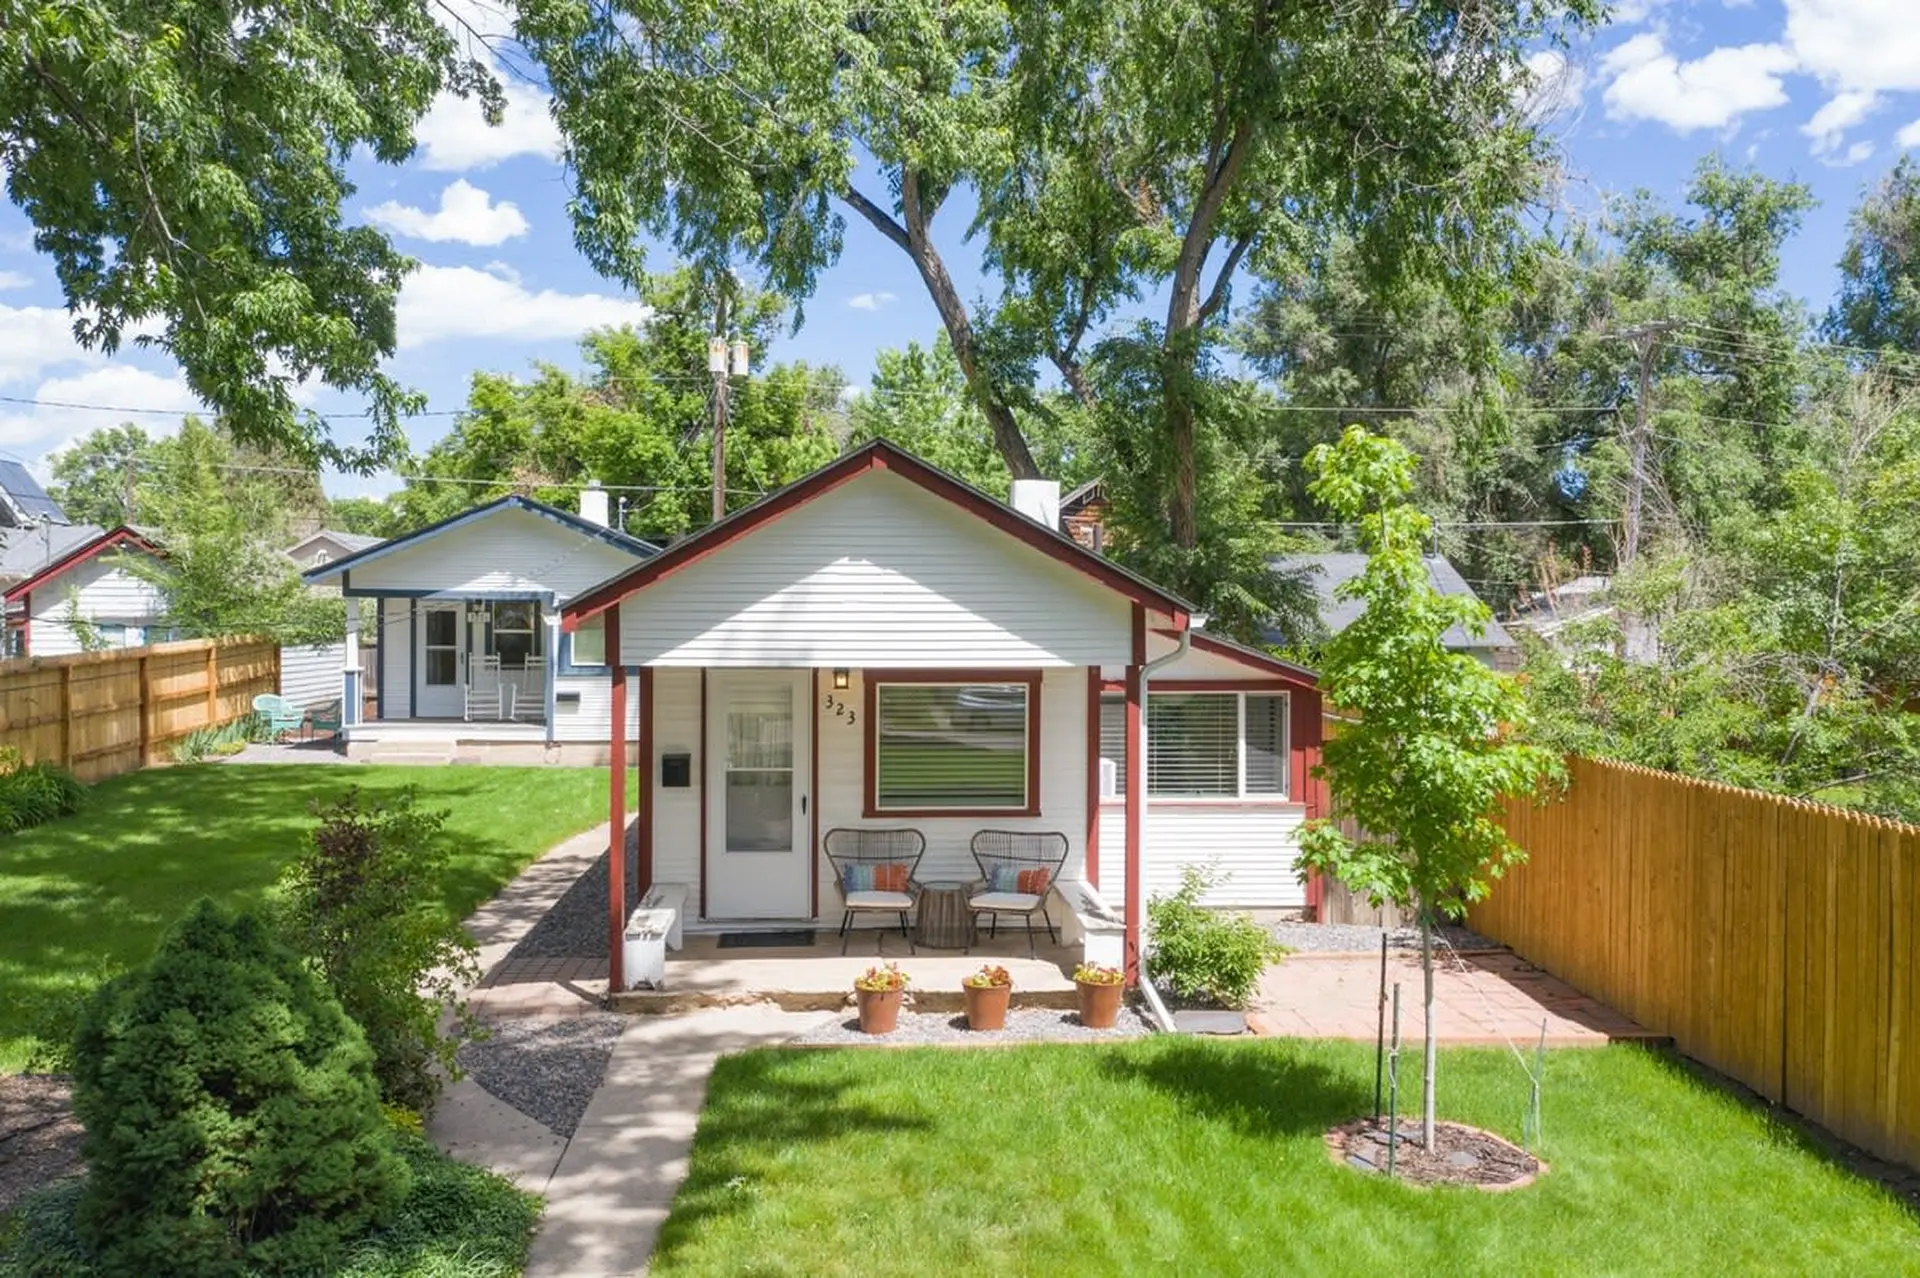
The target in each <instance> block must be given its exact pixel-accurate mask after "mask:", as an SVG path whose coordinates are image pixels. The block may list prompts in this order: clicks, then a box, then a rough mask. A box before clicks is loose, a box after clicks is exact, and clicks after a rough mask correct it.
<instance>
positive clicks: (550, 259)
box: [0, 0, 1920, 495]
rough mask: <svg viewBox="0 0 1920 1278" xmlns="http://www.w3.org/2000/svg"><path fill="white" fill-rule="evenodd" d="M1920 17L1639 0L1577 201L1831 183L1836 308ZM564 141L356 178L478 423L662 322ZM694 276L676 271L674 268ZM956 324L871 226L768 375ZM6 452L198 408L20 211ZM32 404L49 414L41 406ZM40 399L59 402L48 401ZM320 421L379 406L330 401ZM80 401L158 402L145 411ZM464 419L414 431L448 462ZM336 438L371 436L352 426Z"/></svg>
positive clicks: (482, 149) (476, 149)
mask: <svg viewBox="0 0 1920 1278" xmlns="http://www.w3.org/2000/svg"><path fill="white" fill-rule="evenodd" d="M461 2H462V3H464V4H466V5H468V6H469V8H470V10H471V13H472V16H474V17H475V18H476V20H477V22H476V25H478V26H479V27H480V28H481V29H483V30H484V29H498V28H499V27H500V24H501V19H500V18H499V17H498V16H497V15H495V16H492V17H489V15H488V5H489V3H490V0H461ZM1915 2H1916V0H1622V3H1620V4H1618V5H1616V8H1615V15H1614V20H1613V22H1611V23H1610V24H1609V25H1608V26H1607V27H1606V28H1604V29H1603V30H1601V31H1599V32H1597V33H1595V34H1594V35H1593V36H1592V37H1591V38H1590V39H1588V40H1586V41H1584V42H1583V43H1582V44H1580V45H1579V46H1578V47H1576V48H1574V49H1571V50H1569V51H1568V52H1567V54H1566V55H1565V56H1562V55H1560V54H1558V53H1547V52H1543V53H1541V54H1539V55H1537V60H1536V68H1537V70H1538V71H1539V72H1540V73H1541V75H1542V77H1543V79H1544V80H1545V81H1546V82H1547V84H1548V86H1549V87H1548V88H1547V89H1545V90H1544V91H1543V92H1545V93H1546V94H1547V95H1548V96H1549V99H1550V101H1551V104H1552V108H1553V110H1552V113H1551V119H1550V121H1549V123H1548V125H1547V127H1548V128H1549V129H1550V131H1551V132H1552V133H1553V134H1554V135H1555V136H1556V137H1557V138H1559V139H1560V142H1561V144H1562V146H1563V148H1564V150H1565V153H1566V164H1567V168H1568V174H1569V178H1568V181H1567V183H1566V185H1565V187H1564V189H1563V191H1562V193H1561V201H1562V203H1563V204H1564V206H1565V207H1567V208H1568V209H1571V210H1577V211H1580V212H1582V213H1586V214H1593V213H1596V212H1598V211H1599V210H1601V209H1602V208H1604V207H1605V205H1606V203H1607V202H1608V201H1609V200H1611V199H1615V198H1618V197H1620V196H1624V195H1626V194H1628V193H1630V192H1631V191H1633V190H1634V189H1636V188H1640V187H1645V188H1648V189H1650V190H1652V191H1653V192H1655V193H1656V194H1658V195H1660V196H1662V197H1664V198H1667V199H1669V200H1676V201H1677V200H1678V198H1679V197H1680V196H1681V194H1682V193H1683V191H1684V189H1685V186H1686V183H1687V179H1688V177H1689V175H1690V174H1691V172H1692V170H1693V168H1694V165H1695V164H1696V163H1697V161H1698V160H1699V158H1700V157H1701V156H1702V155H1704V154H1706V153H1708V152H1710V151H1717V152H1719V153H1720V154H1721V155H1723V156H1724V157H1725V158H1727V159H1728V160H1729V161H1730V162H1733V163H1736V164H1749V165H1753V166H1755V167H1757V168H1759V169H1760V170H1761V171H1763V172H1765V173H1767V174H1769V175H1771V176H1774V177H1782V178H1786V177H1791V178H1796V179H1798V180H1800V181H1803V182H1806V183H1808V184H1809V185H1810V186H1811V187H1812V188H1813V190H1814V193H1815V195H1816V196H1817V197H1818V198H1819V199H1820V201H1821V207H1820V208H1818V209H1817V210H1815V211H1814V212H1813V213H1812V214H1811V215H1809V217H1808V218H1807V220H1806V224H1805V227H1804V229H1803V230H1802V231H1801V233H1800V234H1799V236H1798V237H1797V238H1796V239H1795V240H1794V241H1793V242H1792V243H1791V244H1790V245H1789V246H1788V252H1787V260H1786V265H1785V284H1786V286H1787V288H1788V289H1789V290H1791V291H1792V292H1794V293H1796V294H1798V295H1800V296H1801V297H1803V298H1805V299H1806V300H1807V302H1808V304H1809V306H1810V307H1812V308H1814V309H1816V310H1817V309H1820V308H1822V307H1824V306H1825V304H1826V301H1827V299H1828V298H1829V297H1830V295H1831V293H1832V291H1833V287H1834V283H1835V278H1836V276H1835V269H1834V263H1835V261H1836V260H1837V259H1838V257H1839V254H1840V249H1841V246H1842V243H1843V240H1844V237H1845V233H1846V218H1847V212H1848V210H1849V209H1850V208H1851V207H1852V205H1853V204H1854V203H1855V201H1856V200H1857V199H1858V196H1859V194H1860V191H1861V190H1862V188H1863V186H1864V185H1866V184H1869V183H1871V182H1873V181H1876V180H1878V178H1879V177H1880V176H1881V175H1882V174H1883V173H1884V172H1885V171H1886V169H1887V168H1889V167H1890V166H1891V165H1892V164H1893V162H1894V161H1895V160H1896V159H1897V158H1898V156H1899V155H1900V154H1901V152H1902V151H1903V150H1905V149H1908V148H1914V149H1920V17H1916V16H1915V13H1914V10H1913V6H1914V4H1915ZM556 143H557V138H556V135H555V133H554V130H553V127H552V125H551V123H550V122H549V121H548V119H547V115H546V103H545V100H544V98H543V96H542V95H541V94H540V92H539V91H538V90H537V89H535V88H533V87H531V86H526V85H515V86H513V88H512V90H511V94H510V102H509V111H508V120H507V123H506V125H505V126H504V127H502V128H498V129H489V128H488V127H487V126H486V125H485V124H484V123H483V122H482V121H481V120H480V118H479V112H478V109H477V108H475V107H473V106H471V105H470V104H466V103H461V102H458V101H456V100H451V99H449V100H448V101H446V102H443V103H442V104H440V105H439V106H438V107H436V109H435V111H434V113H433V114H432V115H431V116H430V117H429V118H428V120H427V121H426V122H425V123H424V125H423V127H422V129H421V147H420V150H419V153H418V154H417V155H416V156H415V157H414V158H413V159H412V160H411V161H409V162H408V163H407V164H406V165H405V166H403V167H400V168H386V167H382V166H379V165H375V164H371V163H367V164H362V165H359V166H357V168H356V174H355V176H356V179H357V180H358V182H359V183H360V190H359V193H358V195H357V197H356V198H355V199H354V200H353V201H351V202H350V204H349V209H350V210H351V211H352V212H354V213H356V214H357V215H359V216H361V217H363V218H365V219H366V220H368V221H371V222H373V223H375V224H377V225H380V226H382V227H384V228H385V229H387V230H388V231H389V232H390V233H392V234H393V235H394V236H395V239H396V242H397V243H398V244H399V245H400V246H401V248H402V249H403V250H404V251H406V252H407V253H409V254H411V255H413V256H415V257H417V258H418V259H419V260H420V261H421V263H422V266H421V269H420V270H419V271H418V272H417V273H416V274H415V275H414V276H413V277H411V279H410V280H409V282H408V284H407V286H406V289H405V291H404V292H403V295H402V299H401V305H400V343H401V349H400V350H399V352H398V353H397V355H396V357H395V359H394V361H393V365H392V367H393V371H394V372H395V374H396V375H397V376H399V377H400V378H401V379H402V380H403V381H404V382H406V383H407V384H409V385H412V386H414V387H417V388H418V389H420V390H422V391H424V392H426V394H427V397H428V400H429V408H430V409H433V410H439V411H440V412H441V413H442V414H444V411H445V410H451V409H457V408H459V407H460V406H461V405H462V403H463V402H464V399H465V392H466V385H467V380H468V378H469V376H470V375H471V373H472V372H473V371H475V370H477V369H486V370H494V371H516V370H524V369H526V368H528V367H529V366H530V365H531V364H532V363H533V362H534V361H536V360H551V361H557V362H560V363H563V364H570V363H572V362H573V354H574V346H575V343H576V341H577V339H578V336H579V334H580V333H581V332H582V331H583V330H584V329H587V328H590V327H594V326H596V325H601V324H608V323H620V322H625V321H634V320H639V319H641V318H643V317H644V310H643V308H641V307H640V306H639V305H638V304H637V303H636V302H634V301H633V300H632V299H631V298H629V297H623V296H622V294H621V292H620V290H619V289H618V287H617V286H615V285H613V284H610V283H609V282H607V281H605V280H602V279H600V278H598V277H597V276H595V275H594V274H593V272H592V271H591V270H590V269H589V268H588V267H587V266H586V265H585V263H584V262H583V261H581V259H580V258H579V257H578V255H577V254H576V253H575V252H574V249H573V245H572V240H571V235H570V231H569V228H568V225H567V219H566V209H565V201H566V196H567V188H566V184H565V178H564V175H563V173H562V172H561V169H560V166H559V164H558V163H557V162H556V161H555V159H554V158H553V157H554V151H555V147H556ZM961 212H962V211H961V210H957V209H950V210H948V211H947V212H946V214H945V220H946V221H948V222H949V223H950V224H954V225H950V226H949V228H948V236H947V241H948V242H947V243H946V244H945V245H944V247H945V250H946V252H947V254H948V264H949V268H950V269H951V270H952V271H953V273H954V275H955V277H956V280H957V282H958V284H959V286H960V288H961V291H962V292H963V293H965V294H971V293H973V292H974V291H975V290H976V289H978V288H979V287H980V284H981V280H980V275H979V272H978V270H977V268H976V263H975V261H974V254H973V253H972V252H971V251H970V250H969V249H968V248H967V246H965V245H962V244H959V243H957V242H954V241H955V239H956V238H957V233H958V230H957V224H958V223H960V222H961V221H962V220H963V218H962V217H961ZM671 264H672V263H671V259H670V257H668V256H667V255H665V254H664V253H661V254H657V255H656V257H655V261H654V265H655V266H656V267H657V268H659V269H665V268H667V267H669V266H670V265H671ZM937 326H938V321H937V319H936V317H935V315H934V312H933V309H932V306H931V305H930V304H929V303H928V302H927V301H926V300H925V293H924V291H923V289H922V287H921V284H920V282H919V279H918V277H917V276H916V275H915V274H914V272H913V270H912V268H911V267H910V266H909V265H908V263H907V261H906V259H905V258H904V256H903V255H901V254H900V253H899V252H898V250H896V249H895V248H893V246H892V245H890V244H888V243H886V242H885V241H884V240H882V239H881V238H880V237H879V235H878V234H877V233H875V232H873V231H872V230H870V229H869V228H867V227H866V226H865V224H864V223H860V222H859V221H857V220H851V221H849V223H848V229H847V236H846V251H845V253H844V255H843V257H842V259H841V261H840V262H839V264H838V265H837V266H835V267H834V268H833V269H831V270H829V271H827V272H826V273H825V274H824V275H823V276H822V277H821V280H820V286H819V290H818V292H817V294H816V295H815V296H814V297H813V298H812V299H811V300H810V301H809V302H808V303H807V308H806V323H805V325H804V326H803V327H802V328H801V329H800V331H799V332H798V333H796V334H794V335H793V336H791V337H789V338H786V339H785V340H783V341H782V342H781V344H780V345H779V346H778V347H777V348H776V349H775V350H773V351H771V352H757V353H756V358H757V359H758V360H765V359H767V358H773V359H785V360H793V359H804V360H807V361H809V362H812V363H816V364H818V363H834V364H838V365H839V366H840V368H841V369H842V370H843V371H844V372H845V374H846V376H847V378H848V380H849V381H850V383H852V384H853V385H855V386H859V385H861V384H863V383H864V382H865V381H866V380H867V378H868V377H869V376H870V375H871V371H872V367H873V359H874V355H875V353H876V352H877V351H879V350H882V349H885V348H887V347H889V346H897V345H901V344H904V343H905V342H906V341H907V340H909V339H912V338H920V339H928V338H931V336H932V335H933V334H934V332H935V331H936V329H937ZM0 396H4V397H7V398H6V400H0V454H4V455H7V456H11V457H16V458H19V459H21V460H24V461H27V462H28V463H29V464H31V465H34V466H35V468H36V469H43V468H44V463H45V459H46V458H47V456H48V455H49V454H50V453H52V452H53V451H55V450H57V449H58V448H60V447H62V446H64V445H65V444H67V443H69V442H71V441H72V440H73V439H75V438H77V437H79V436H80V435H83V434H85V433H86V432H87V431H88V430H90V429H92V428H94V427H96V426H103V425H111V424H113V423H114V422H116V421H119V420H123V419H126V420H135V421H139V422H141V423H143V424H145V425H147V426H148V427H149V428H151V429H167V428H169V427H170V426H171V424H172V423H173V421H174V420H176V418H175V417H174V416H173V415H174V414H177V413H179V412H181V411H185V410H188V409H191V408H194V407H195V404H194V402H193V400H192V397H191V396H189V395H188V394H187V393H186V391H185V389H184V387H183V386H182V384H181V382H180V380H179V377H178V372H177V370H176V369H175V368H174V367H173V366H172V365H171V364H170V362H169V361H167V360H166V359H165V358H164V357H162V356H157V355H154V354H152V353H150V352H143V351H123V352H121V353H120V354H118V355H116V356H115V357H113V358H112V359H106V358H104V357H101V356H99V355H97V354H94V353H90V352H86V351H82V350H81V349H79V348H78V347H77V346H75V344H74V343H73V341H72V339H71V336H70V335H69V321H68V318H67V316H66V314H65V312H64V310H63V308H62V301H61V298H60V294H59V291H58V289H57V288H56V287H55V282H54V279H53V272H52V270H51V268H50V266H49V264H48V263H47V262H45V261H44V260H43V259H40V258H38V257H37V256H36V255H35V254H34V252H33V250H32V247H31V243H30V240H29V231H28V227H27V224H26V222H25V220H24V218H22V217H21V215H20V214H19V213H18V211H17V210H15V209H14V208H12V206H10V205H5V206H0ZM18 401H29V402H24V403H23V402H18ZM32 401H38V402H37V403H36V402H32ZM313 404H314V406H315V407H316V408H318V409H320V410H321V411H325V412H341V413H353V412H355V411H357V410H358V409H359V408H360V405H358V404H356V403H354V402H351V401H350V400H346V399H342V398H340V397H335V396H325V395H322V396H316V397H315V398H314V400H313ZM61 405H99V406H105V408H107V409H115V410H118V409H142V410H149V411H145V412H140V413H125V412H117V411H100V410H95V409H90V408H81V407H63V406H61ZM448 425H449V419H448V418H447V417H446V416H445V415H435V416H427V417H423V418H421V419H418V420H417V421H415V422H413V423H412V424H411V426H410V435H411V438H412V440H413V442H414V445H415V446H416V447H425V446H426V445H428V444H430V443H432V442H433V440H434V439H436V438H438V437H439V436H440V435H441V434H442V433H444V432H445V430H446V429H447V427H448ZM335 429H336V431H338V432H339V433H341V434H342V435H343V436H346V437H352V436H353V435H354V434H355V433H356V428H355V425H354V423H353V422H352V421H351V420H350V419H349V420H344V421H340V422H337V423H336V425H335ZM393 486H394V481H393V480H392V479H391V477H374V478H372V479H360V478H352V477H338V476H334V477H329V480H328V488H329V491H331V492H333V493H335V494H336V495H346V494H350V493H359V492H382V491H387V490H388V489H390V488H391V487H393Z"/></svg>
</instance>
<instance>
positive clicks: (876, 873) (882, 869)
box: [873, 862, 907, 892]
mask: <svg viewBox="0 0 1920 1278" xmlns="http://www.w3.org/2000/svg"><path fill="white" fill-rule="evenodd" d="M873 890H874V891H876V892H904V891H906V890H907V867H906V866H904V865H901V864H899V863H898V862H890V863H888V864H886V865H876V866H874V867H873Z"/></svg>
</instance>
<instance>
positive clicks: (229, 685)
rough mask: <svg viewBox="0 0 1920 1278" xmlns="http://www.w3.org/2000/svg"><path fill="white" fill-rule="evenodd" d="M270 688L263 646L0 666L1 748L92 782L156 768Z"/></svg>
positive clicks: (193, 647)
mask: <svg viewBox="0 0 1920 1278" xmlns="http://www.w3.org/2000/svg"><path fill="white" fill-rule="evenodd" d="M279 688H280V648H279V645H277V644H275V643H273V642H271V641H269V640H265V639H249V638H238V639H188V640H183V641H180V642H178V643H157V644H153V645H151V646H149V647H145V648H119V649H115V650H114V651H112V652H85V653H76V654H74V655H72V656H65V657H32V658H28V659H26V660H22V661H0V743H5V744H6V745H10V746H16V747H18V748H19V749H20V750H22V751H23V752H24V753H25V754H26V756H27V758H28V759H29V760H30V761H35V762H37V761H39V760H43V759H45V760H50V761H52V762H54V763H58V764H61V765H63V766H65V767H69V768H72V769H73V771H74V774H75V775H76V776H78V777H79V778H80V779H81V780H82V781H98V780H100V779H101V778H102V777H111V776H118V775H119V774H120V773H122V772H131V771H133V770H134V769H135V768H142V767H145V766H146V765H148V764H149V763H158V762H162V761H164V760H165V759H166V758H167V755H168V750H169V748H170V747H171V746H172V745H173V743H174V742H176V741H178V740H180V739H181V738H182V737H184V736H186V735H187V734H188V733H190V732H192V731H194V730H195V729H197V728H205V727H208V726H211V725H216V724H222V723H228V722H231V721H232V720H234V719H238V718H239V717H241V716H242V715H245V714H250V713H251V712H252V710H253V699H254V697H256V696H258V695H259V694H260V693H263V692H277V691H279Z"/></svg>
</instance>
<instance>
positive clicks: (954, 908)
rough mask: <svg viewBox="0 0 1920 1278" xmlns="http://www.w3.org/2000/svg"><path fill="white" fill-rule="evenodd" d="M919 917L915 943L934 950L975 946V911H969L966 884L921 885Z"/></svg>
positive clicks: (915, 929) (916, 925)
mask: <svg viewBox="0 0 1920 1278" xmlns="http://www.w3.org/2000/svg"><path fill="white" fill-rule="evenodd" d="M919 907H920V917H919V919H918V920H917V921H916V924H915V928H914V941H915V943H916V944H919V945H924V946H926V947H927V948H929V949H935V950H959V949H965V948H967V947H968V946H971V945H972V944H973V912H972V911H971V910H969V909H967V885H966V884H965V883H960V882H951V881H950V882H944V883H922V884H921V885H920V900H919Z"/></svg>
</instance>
